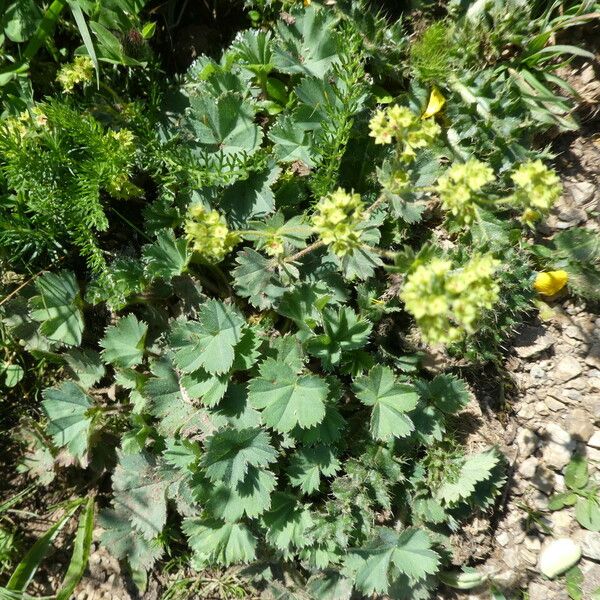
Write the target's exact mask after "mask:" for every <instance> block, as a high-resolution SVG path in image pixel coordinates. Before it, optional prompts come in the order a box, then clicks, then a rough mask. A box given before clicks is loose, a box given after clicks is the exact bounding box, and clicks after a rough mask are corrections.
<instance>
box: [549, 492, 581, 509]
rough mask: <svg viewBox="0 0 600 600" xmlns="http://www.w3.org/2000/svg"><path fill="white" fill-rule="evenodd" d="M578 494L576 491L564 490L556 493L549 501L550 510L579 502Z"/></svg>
mask: <svg viewBox="0 0 600 600" xmlns="http://www.w3.org/2000/svg"><path fill="white" fill-rule="evenodd" d="M577 499H578V496H577V494H575V493H574V492H562V493H560V494H554V495H553V496H552V497H551V498H550V500H549V501H548V508H549V509H550V510H560V509H561V508H564V507H565V506H574V505H575V504H576V503H577Z"/></svg>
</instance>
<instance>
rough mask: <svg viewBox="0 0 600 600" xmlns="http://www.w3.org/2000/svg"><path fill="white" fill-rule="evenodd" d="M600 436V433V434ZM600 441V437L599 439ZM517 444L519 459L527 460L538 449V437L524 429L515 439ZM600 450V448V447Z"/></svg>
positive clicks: (518, 432)
mask: <svg viewBox="0 0 600 600" xmlns="http://www.w3.org/2000/svg"><path fill="white" fill-rule="evenodd" d="M599 435H600V432H599ZM599 439H600V437H599ZM515 443H516V444H517V448H518V449H519V458H520V459H525V458H529V457H530V456H531V455H532V454H533V453H534V452H535V449H536V448H537V445H538V436H537V435H536V434H535V433H533V431H531V429H527V427H523V428H521V429H519V431H517V435H516V437H515ZM598 447H599V448H600V446H598Z"/></svg>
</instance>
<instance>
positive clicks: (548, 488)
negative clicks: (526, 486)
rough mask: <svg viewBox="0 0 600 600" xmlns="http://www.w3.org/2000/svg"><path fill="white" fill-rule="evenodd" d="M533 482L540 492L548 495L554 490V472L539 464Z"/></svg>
mask: <svg viewBox="0 0 600 600" xmlns="http://www.w3.org/2000/svg"><path fill="white" fill-rule="evenodd" d="M528 460H529V459H528ZM531 483H532V484H533V485H534V486H535V487H536V488H537V489H538V490H540V492H543V493H544V494H546V495H548V494H551V493H552V492H553V491H554V473H553V472H552V471H551V470H550V469H548V468H547V467H546V466H544V465H538V468H537V469H536V471H535V475H534V476H533V477H532V478H531Z"/></svg>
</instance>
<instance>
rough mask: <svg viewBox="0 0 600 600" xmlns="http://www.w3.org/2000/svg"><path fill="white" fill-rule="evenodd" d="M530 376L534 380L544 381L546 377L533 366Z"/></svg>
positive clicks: (540, 369)
mask: <svg viewBox="0 0 600 600" xmlns="http://www.w3.org/2000/svg"><path fill="white" fill-rule="evenodd" d="M531 376H532V377H533V378H534V379H544V378H545V377H546V372H545V371H544V369H542V368H541V367H540V366H538V365H533V366H532V367H531Z"/></svg>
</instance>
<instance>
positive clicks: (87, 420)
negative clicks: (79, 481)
mask: <svg viewBox="0 0 600 600" xmlns="http://www.w3.org/2000/svg"><path fill="white" fill-rule="evenodd" d="M42 396H43V398H44V401H43V402H42V406H43V408H44V412H45V413H46V415H47V417H48V427H47V430H48V433H49V434H50V435H51V436H52V441H53V443H54V444H56V446H58V447H59V448H62V447H65V446H66V448H67V449H68V450H69V452H70V453H71V454H72V455H73V456H75V457H76V458H78V459H79V460H81V461H82V462H83V463H85V462H86V460H85V457H86V454H87V449H88V438H89V434H90V426H91V424H92V417H91V416H90V415H89V413H88V411H89V409H90V408H91V407H92V406H93V402H92V399H91V398H90V397H89V396H88V395H87V394H86V393H85V392H84V391H83V390H82V389H81V388H80V387H79V386H78V385H77V384H75V383H73V382H72V381H65V382H63V383H62V384H61V385H60V387H58V388H48V389H45V390H44V392H43V394H42Z"/></svg>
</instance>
